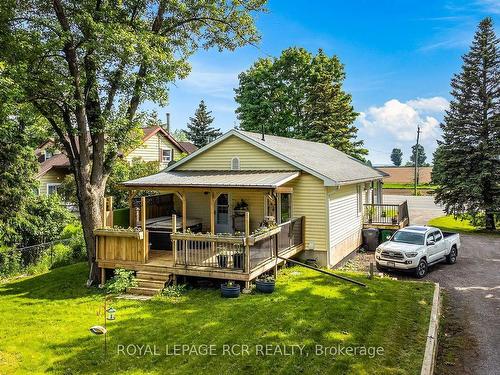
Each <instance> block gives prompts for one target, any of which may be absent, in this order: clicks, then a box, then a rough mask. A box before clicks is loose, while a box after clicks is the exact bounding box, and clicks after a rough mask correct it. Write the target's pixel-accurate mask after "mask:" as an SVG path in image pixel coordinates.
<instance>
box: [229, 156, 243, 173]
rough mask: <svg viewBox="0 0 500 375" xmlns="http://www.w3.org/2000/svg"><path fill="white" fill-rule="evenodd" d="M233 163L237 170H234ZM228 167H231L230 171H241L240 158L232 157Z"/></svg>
mask: <svg viewBox="0 0 500 375" xmlns="http://www.w3.org/2000/svg"><path fill="white" fill-rule="evenodd" d="M235 161H236V162H237V163H238V166H237V168H234V165H233V163H234V162H235ZM230 167H231V170H232V171H240V170H241V162H240V158H239V157H237V156H234V157H233V158H232V159H231V166H230Z"/></svg>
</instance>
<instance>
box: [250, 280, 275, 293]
mask: <svg viewBox="0 0 500 375" xmlns="http://www.w3.org/2000/svg"><path fill="white" fill-rule="evenodd" d="M275 286H276V280H275V279H274V276H264V277H262V276H261V277H259V278H258V279H257V280H256V281H255V287H256V289H257V290H258V291H259V292H261V293H272V292H274V288H275Z"/></svg>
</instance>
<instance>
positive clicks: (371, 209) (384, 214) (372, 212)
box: [363, 201, 409, 226]
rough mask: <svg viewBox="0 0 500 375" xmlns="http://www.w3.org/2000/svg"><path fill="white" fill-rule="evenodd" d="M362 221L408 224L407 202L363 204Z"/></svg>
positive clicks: (368, 222) (379, 223) (380, 223)
mask: <svg viewBox="0 0 500 375" xmlns="http://www.w3.org/2000/svg"><path fill="white" fill-rule="evenodd" d="M363 223H364V224H378V225H398V226H400V225H407V224H409V215H408V202H407V201H404V202H403V203H401V204H371V203H369V204H364V205H363Z"/></svg>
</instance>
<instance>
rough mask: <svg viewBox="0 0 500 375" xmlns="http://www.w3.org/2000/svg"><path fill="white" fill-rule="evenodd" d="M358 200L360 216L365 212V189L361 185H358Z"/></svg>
mask: <svg viewBox="0 0 500 375" xmlns="http://www.w3.org/2000/svg"><path fill="white" fill-rule="evenodd" d="M356 199H357V204H358V216H361V213H362V212H363V188H362V186H361V185H356Z"/></svg>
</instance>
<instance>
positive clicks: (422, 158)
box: [410, 144, 428, 167]
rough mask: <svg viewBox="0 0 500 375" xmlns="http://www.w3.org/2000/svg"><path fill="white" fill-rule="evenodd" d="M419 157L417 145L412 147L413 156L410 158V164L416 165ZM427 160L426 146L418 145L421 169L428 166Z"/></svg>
mask: <svg viewBox="0 0 500 375" xmlns="http://www.w3.org/2000/svg"><path fill="white" fill-rule="evenodd" d="M416 157H417V145H416V144H415V145H413V146H411V156H410V164H411V165H415V159H416ZM426 159H427V155H425V149H424V146H422V145H421V144H419V145H418V166H419V167H426V166H428V164H426V162H425V160H426Z"/></svg>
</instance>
